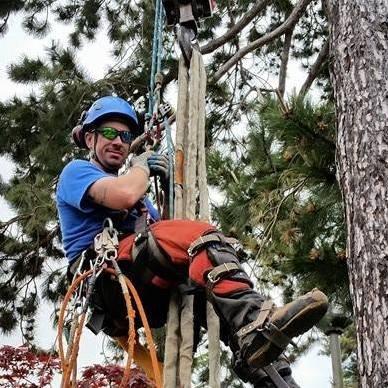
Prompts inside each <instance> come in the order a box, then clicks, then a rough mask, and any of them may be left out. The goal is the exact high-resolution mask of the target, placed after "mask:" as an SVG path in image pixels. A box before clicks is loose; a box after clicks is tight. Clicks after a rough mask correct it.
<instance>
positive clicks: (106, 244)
mask: <svg viewBox="0 0 388 388" xmlns="http://www.w3.org/2000/svg"><path fill="white" fill-rule="evenodd" d="M118 247H119V238H118V233H117V230H116V229H115V228H114V227H113V222H112V220H111V219H110V218H106V219H105V221H104V223H103V230H102V232H101V233H99V234H97V236H96V237H95V238H94V250H95V251H96V253H97V260H99V259H100V260H102V261H104V260H111V259H112V258H113V259H116V257H117V248H118Z"/></svg>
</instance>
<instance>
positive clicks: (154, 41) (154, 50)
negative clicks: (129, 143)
mask: <svg viewBox="0 0 388 388" xmlns="http://www.w3.org/2000/svg"><path fill="white" fill-rule="evenodd" d="M162 8H163V7H162V1H161V0H156V3H155V21H154V36H153V39H152V62H151V79H150V97H149V100H148V114H150V115H152V111H153V106H154V83H155V73H156V72H155V70H156V66H157V61H158V51H159V40H160V39H159V37H158V35H159V34H161V30H162V28H161V24H162V23H161V18H160V15H161V14H162V15H163V13H162V12H161V10H162Z"/></svg>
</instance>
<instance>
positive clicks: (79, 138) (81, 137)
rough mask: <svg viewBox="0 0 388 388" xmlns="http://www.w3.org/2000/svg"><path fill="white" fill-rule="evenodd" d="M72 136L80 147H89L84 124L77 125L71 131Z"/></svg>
mask: <svg viewBox="0 0 388 388" xmlns="http://www.w3.org/2000/svg"><path fill="white" fill-rule="evenodd" d="M71 138H72V140H73V142H74V144H75V145H76V146H78V147H79V148H88V147H87V146H86V143H85V132H84V131H83V127H82V125H76V126H75V127H74V128H73V130H72V131H71Z"/></svg>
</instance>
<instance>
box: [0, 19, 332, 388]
mask: <svg viewBox="0 0 388 388" xmlns="http://www.w3.org/2000/svg"><path fill="white" fill-rule="evenodd" d="M20 22H21V18H20V17H15V16H13V17H11V18H10V21H9V26H10V28H9V31H8V33H7V34H6V35H5V36H4V37H0V47H1V56H0V85H1V87H0V101H6V100H7V99H9V98H11V97H13V96H14V95H17V96H18V97H23V96H26V95H28V94H29V93H30V92H31V91H32V87H31V86H29V85H16V84H14V83H12V82H11V81H10V80H9V79H8V77H7V68H8V67H9V65H10V64H11V63H14V62H16V61H17V60H18V59H19V58H21V57H22V56H23V55H24V54H26V55H28V56H33V57H35V56H36V57H38V56H39V57H44V55H45V47H48V46H49V45H50V43H51V41H52V40H55V41H60V42H61V43H63V44H64V45H66V37H67V34H68V32H69V31H70V29H69V27H67V26H59V25H55V26H54V27H53V29H52V31H51V33H50V34H49V35H48V36H46V37H45V38H44V39H34V38H32V37H31V36H29V35H27V34H25V33H24V31H23V30H22V28H21V26H20ZM78 60H79V61H80V63H81V64H82V66H83V67H84V68H85V69H86V70H87V71H88V72H89V74H90V76H91V77H92V78H94V79H99V78H101V77H102V76H103V75H104V72H105V70H106V69H107V68H108V66H109V65H110V64H111V61H112V59H111V56H110V48H109V43H108V40H107V34H106V33H104V31H102V32H100V33H99V34H98V35H97V37H96V39H95V41H94V42H92V43H88V44H87V45H85V46H84V48H83V49H82V51H81V53H80V54H78ZM291 66H294V67H295V66H296V65H291ZM290 73H291V74H293V77H292V78H290V79H288V80H287V85H288V90H289V91H291V90H292V89H293V88H294V87H297V86H298V85H300V84H301V81H302V80H303V78H304V74H303V73H301V71H300V70H299V69H298V68H297V67H295V71H290ZM170 102H171V103H173V104H174V101H170ZM175 105H176V103H175ZM69 131H70V129H69ZM13 169H14V166H13V165H12V163H11V162H10V161H9V160H8V159H7V158H6V157H3V156H0V175H1V178H2V179H3V180H5V181H8V180H9V179H10V177H11V176H12V172H13ZM11 217H12V211H11V209H10V208H9V207H8V206H7V204H6V203H5V201H4V199H3V198H1V196H0V220H1V221H5V220H7V219H9V218H11ZM51 313H52V309H51V306H47V305H43V306H42V308H41V309H40V312H39V319H38V322H39V324H38V328H37V338H38V341H39V344H40V346H42V347H44V348H50V347H51V346H52V345H53V343H54V341H55V337H56V333H55V331H54V330H53V329H51V323H50V314H51ZM21 340H22V339H21V335H20V333H16V334H14V335H12V336H6V337H5V336H1V335H0V345H3V344H9V345H15V346H17V345H21ZM319 351H320V346H315V347H313V348H312V349H311V351H310V352H309V353H308V354H307V355H305V356H303V357H302V358H301V359H300V360H298V361H297V362H296V363H295V364H294V365H293V367H292V368H293V373H294V377H295V379H296V380H297V382H298V383H299V384H300V385H301V387H302V388H328V387H330V386H331V383H330V381H331V364H330V359H329V358H328V357H325V356H321V355H319ZM101 352H102V340H101V335H100V336H99V337H95V336H94V335H93V334H92V333H91V332H89V331H88V330H84V335H83V337H82V341H81V345H80V355H79V366H80V368H82V366H85V365H91V364H93V363H95V362H100V361H101V360H102V356H101ZM54 384H55V385H53V386H54V387H56V386H59V383H58V382H57V381H56V382H55V383H54Z"/></svg>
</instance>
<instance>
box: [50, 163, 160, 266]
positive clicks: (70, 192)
mask: <svg viewBox="0 0 388 388" xmlns="http://www.w3.org/2000/svg"><path fill="white" fill-rule="evenodd" d="M109 176H114V175H110V174H108V173H107V172H105V171H103V170H102V169H101V168H99V167H98V166H96V165H95V164H93V163H90V162H88V161H86V160H73V161H72V162H70V163H69V164H68V165H66V167H65V168H64V169H63V171H62V173H61V175H60V177H59V181H58V188H57V193H56V200H57V208H58V214H59V223H60V226H61V231H62V243H63V248H64V250H65V252H66V257H67V259H68V260H69V262H72V261H73V260H74V259H76V258H77V257H78V256H79V255H80V253H81V252H82V251H83V250H85V249H87V248H89V247H91V246H92V244H93V242H94V237H95V236H96V235H97V234H98V233H100V232H101V231H102V226H103V222H104V220H105V218H107V217H111V218H112V220H113V223H114V226H115V228H117V229H118V230H119V231H120V232H124V233H132V232H133V231H134V228H135V221H136V219H137V218H138V217H139V216H140V213H139V212H138V210H137V209H132V210H130V211H128V213H124V214H125V215H124V216H123V212H120V211H117V210H112V209H108V208H106V207H103V206H100V205H98V204H95V203H94V202H93V201H92V200H91V199H89V198H88V195H87V191H88V189H89V187H90V186H91V185H92V184H93V183H94V182H96V181H97V180H99V179H101V178H104V177H109ZM145 205H146V206H147V208H148V210H149V212H150V216H151V218H152V219H153V220H155V221H156V220H158V219H159V214H158V212H157V210H156V209H154V208H153V206H152V204H151V202H150V201H149V200H148V199H145Z"/></svg>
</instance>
